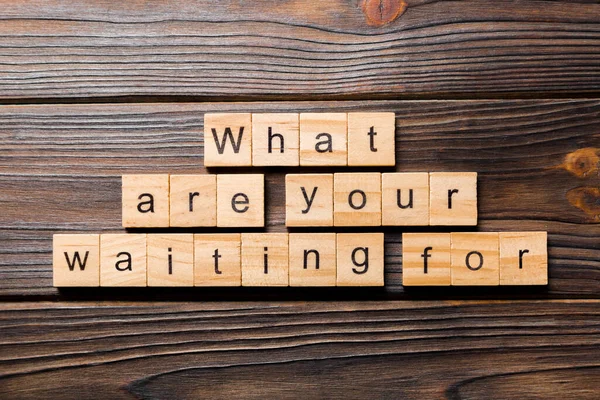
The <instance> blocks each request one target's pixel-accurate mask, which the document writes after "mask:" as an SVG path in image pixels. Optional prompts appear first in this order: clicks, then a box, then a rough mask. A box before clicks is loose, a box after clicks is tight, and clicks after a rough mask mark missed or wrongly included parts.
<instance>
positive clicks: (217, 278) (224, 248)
mask: <svg viewBox="0 0 600 400" xmlns="http://www.w3.org/2000/svg"><path fill="white" fill-rule="evenodd" d="M240 248H241V235H240V234H239V233H223V234H202V235H199V234H197V235H194V249H195V252H194V254H195V267H194V271H195V272H194V274H195V278H194V285H195V286H241V285H242V267H241V265H242V264H241V252H240Z"/></svg>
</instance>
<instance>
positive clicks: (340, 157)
mask: <svg viewBox="0 0 600 400" xmlns="http://www.w3.org/2000/svg"><path fill="white" fill-rule="evenodd" d="M347 122H348V121H347V114H346V113H301V114H300V165H313V166H333V165H347V162H348V148H347V140H348V124H347Z"/></svg>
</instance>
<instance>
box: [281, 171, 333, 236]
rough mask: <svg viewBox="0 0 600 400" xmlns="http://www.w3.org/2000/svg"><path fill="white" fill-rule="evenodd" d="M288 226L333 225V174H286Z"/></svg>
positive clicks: (286, 220) (286, 222) (286, 219)
mask: <svg viewBox="0 0 600 400" xmlns="http://www.w3.org/2000/svg"><path fill="white" fill-rule="evenodd" d="M285 224H286V226H333V174H288V175H286V176H285Z"/></svg>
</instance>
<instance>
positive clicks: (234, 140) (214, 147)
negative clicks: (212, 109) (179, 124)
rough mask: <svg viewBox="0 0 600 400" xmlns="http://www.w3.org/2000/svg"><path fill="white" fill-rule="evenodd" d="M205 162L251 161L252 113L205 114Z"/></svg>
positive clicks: (234, 163)
mask: <svg viewBox="0 0 600 400" xmlns="http://www.w3.org/2000/svg"><path fill="white" fill-rule="evenodd" d="M204 165H205V166H206V167H229V166H235V167H244V166H245V167H249V166H251V165H252V114H250V113H217V114H211V113H207V114H204Z"/></svg>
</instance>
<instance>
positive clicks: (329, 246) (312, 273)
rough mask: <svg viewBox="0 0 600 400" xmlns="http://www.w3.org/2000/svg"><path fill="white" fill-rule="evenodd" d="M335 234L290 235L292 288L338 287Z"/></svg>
mask: <svg viewBox="0 0 600 400" xmlns="http://www.w3.org/2000/svg"><path fill="white" fill-rule="evenodd" d="M336 274H337V272H336V236H335V233H290V234H289V276H290V286H335V285H336Z"/></svg>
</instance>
